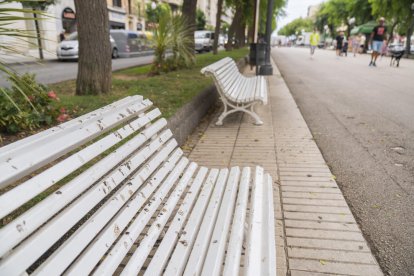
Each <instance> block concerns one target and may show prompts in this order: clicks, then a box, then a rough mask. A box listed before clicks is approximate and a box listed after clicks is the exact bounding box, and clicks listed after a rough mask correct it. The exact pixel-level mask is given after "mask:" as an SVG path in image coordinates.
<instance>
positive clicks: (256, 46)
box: [249, 43, 266, 66]
mask: <svg viewBox="0 0 414 276" xmlns="http://www.w3.org/2000/svg"><path fill="white" fill-rule="evenodd" d="M265 53H266V43H250V53H249V63H250V66H260V65H264V64H265Z"/></svg>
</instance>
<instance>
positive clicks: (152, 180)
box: [0, 96, 276, 276]
mask: <svg viewBox="0 0 414 276" xmlns="http://www.w3.org/2000/svg"><path fill="white" fill-rule="evenodd" d="M160 115H161V113H160V111H159V110H158V109H155V108H152V103H151V102H150V101H149V100H143V99H142V97H140V96H134V97H128V98H125V99H123V100H120V101H118V102H116V103H114V104H111V105H108V106H106V107H104V108H101V109H99V110H97V111H94V112H91V113H89V114H87V115H84V116H82V117H79V118H77V119H73V120H72V121H69V122H67V123H64V124H62V125H59V126H57V127H54V128H51V129H49V130H46V131H43V132H41V133H39V134H36V135H33V136H31V137H28V138H25V139H23V140H21V141H18V142H16V143H14V144H10V145H8V146H5V147H3V148H0V171H1V174H0V188H2V192H1V195H0V218H2V221H3V224H5V225H4V226H2V228H1V229H0V256H1V257H0V275H8V276H10V275H21V274H35V275H48V276H49V275H60V274H69V275H88V274H94V275H111V274H122V275H130V274H134V275H136V274H140V275H141V274H145V275H160V274H165V275H238V274H241V275H275V274H276V267H275V264H276V256H275V255H276V253H275V232H274V213H273V195H272V179H271V177H270V176H269V174H266V173H264V172H263V169H262V168H261V167H256V168H255V169H250V168H248V167H245V168H239V167H232V168H230V169H227V168H224V169H207V168H205V167H199V166H198V165H197V164H196V163H194V162H190V161H189V160H188V159H187V158H186V157H184V156H183V152H182V150H181V149H180V148H178V147H177V142H176V141H175V140H174V138H173V137H172V133H171V131H170V130H168V129H165V126H166V124H167V121H166V120H165V119H163V118H158V117H159V116H160ZM16 181H17V183H16ZM55 187H56V188H55ZM28 204H29V205H28Z"/></svg>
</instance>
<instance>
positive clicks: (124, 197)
mask: <svg viewBox="0 0 414 276" xmlns="http://www.w3.org/2000/svg"><path fill="white" fill-rule="evenodd" d="M172 146H173V145H172ZM171 148H173V147H169V148H168V146H167V147H165V148H164V149H163V151H164V153H163V152H162V151H160V152H159V153H158V154H157V155H158V156H159V157H160V158H154V159H152V160H151V161H150V162H149V163H148V164H149V166H145V167H144V168H142V169H141V170H140V171H139V172H138V173H136V174H135V175H134V176H133V177H131V178H130V182H129V183H128V184H127V185H125V186H124V187H123V188H121V189H120V190H119V191H118V192H117V193H116V194H115V195H113V196H112V199H110V200H108V201H107V203H106V204H105V205H104V206H102V207H101V208H100V210H99V211H97V212H96V213H95V214H94V215H93V216H92V217H91V218H90V219H89V221H87V222H86V223H85V224H84V225H82V226H81V227H80V228H79V229H78V230H77V231H76V232H75V233H74V234H73V235H72V236H71V237H70V238H69V239H68V240H67V241H65V244H63V245H62V246H61V247H60V248H59V249H58V250H57V251H55V252H54V254H53V255H52V256H50V257H49V258H48V260H47V261H46V262H45V263H44V264H42V266H41V267H39V269H38V270H36V272H39V273H42V274H43V275H58V274H61V273H62V272H63V271H64V270H65V269H66V268H67V267H68V266H69V265H70V264H71V263H72V261H73V260H74V259H75V258H76V257H77V256H78V255H79V254H80V253H81V252H82V251H83V250H84V248H85V247H86V246H87V245H88V244H89V243H90V242H91V241H92V240H93V239H95V238H96V235H97V233H99V232H100V231H101V230H102V229H103V228H104V227H105V225H106V224H107V222H108V221H109V220H110V219H111V217H112V216H113V215H114V213H115V212H117V211H118V210H119V209H120V208H121V207H122V208H123V209H121V211H122V213H121V214H122V215H119V216H118V217H117V219H116V220H115V219H114V220H113V221H112V222H111V224H110V225H109V226H106V229H107V231H103V232H101V233H100V234H99V239H98V240H99V243H101V244H103V247H102V246H101V248H99V249H98V248H97V243H94V244H93V249H91V248H89V249H88V251H90V252H93V253H94V254H93V255H94V257H95V264H96V263H97V261H98V260H99V259H100V256H103V255H104V253H105V252H106V250H107V249H108V248H107V247H106V246H105V244H112V243H113V242H114V241H115V239H116V235H114V231H113V230H112V229H114V228H115V226H114V225H116V226H117V227H118V229H120V230H119V231H121V230H122V229H124V228H125V227H126V226H127V225H128V223H129V222H130V220H131V219H132V217H133V215H134V214H135V213H136V211H137V210H138V209H140V208H141V207H142V206H143V205H144V203H145V202H146V201H147V199H148V198H149V197H150V195H151V194H152V193H153V191H154V190H155V188H156V187H157V186H158V185H159V183H161V181H162V180H163V179H164V178H165V177H166V175H167V174H168V173H169V172H170V171H172V169H173V168H174V167H175V166H176V164H177V162H178V160H179V159H180V158H181V156H182V155H183V153H182V151H181V150H180V149H177V150H175V151H174V153H173V154H171V156H170V157H169V159H168V160H167V161H166V162H165V163H164V164H163V165H162V166H161V167H160V169H159V170H158V171H157V172H156V173H155V175H154V176H153V177H151V179H150V180H149V181H148V183H147V184H146V186H145V187H144V188H142V189H141V190H140V192H139V195H138V196H137V197H136V198H135V199H133V200H132V202H130V203H129V204H128V210H126V208H125V207H123V206H124V202H126V201H128V199H129V198H130V197H131V194H133V193H134V192H135V191H136V190H137V189H138V188H139V187H140V186H141V185H143V180H144V179H147V178H148V175H149V174H151V173H152V172H153V171H154V169H155V168H157V167H158V166H159V162H160V161H161V160H162V159H163V158H164V157H165V156H166V154H168V153H169V151H170V150H171ZM135 206H136V207H135ZM105 209H107V211H106V210H105ZM108 229H109V230H108ZM91 247H92V246H91ZM84 259H85V258H84ZM93 264H94V262H91V265H90V267H92V268H93V266H94V265H93ZM83 268H85V267H83Z"/></svg>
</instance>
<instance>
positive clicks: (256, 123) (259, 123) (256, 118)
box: [246, 104, 263, 126]
mask: <svg viewBox="0 0 414 276" xmlns="http://www.w3.org/2000/svg"><path fill="white" fill-rule="evenodd" d="M253 107H254V104H252V105H251V106H250V110H249V111H250V112H246V113H248V114H249V115H250V116H252V117H253V118H254V119H255V120H256V122H254V124H255V125H257V126H261V125H263V121H262V120H260V117H259V115H257V113H256V112H254V109H253Z"/></svg>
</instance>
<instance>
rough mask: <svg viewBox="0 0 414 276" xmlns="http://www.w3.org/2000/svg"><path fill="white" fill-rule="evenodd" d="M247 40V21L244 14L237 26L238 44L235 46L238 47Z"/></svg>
mask: <svg viewBox="0 0 414 276" xmlns="http://www.w3.org/2000/svg"><path fill="white" fill-rule="evenodd" d="M245 41H246V21H245V20H244V16H243V15H242V19H241V21H239V24H237V26H236V45H235V48H236V49H238V48H240V47H243V46H244V45H245Z"/></svg>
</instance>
